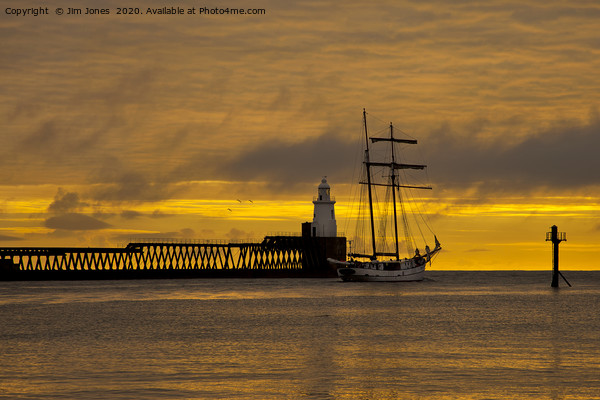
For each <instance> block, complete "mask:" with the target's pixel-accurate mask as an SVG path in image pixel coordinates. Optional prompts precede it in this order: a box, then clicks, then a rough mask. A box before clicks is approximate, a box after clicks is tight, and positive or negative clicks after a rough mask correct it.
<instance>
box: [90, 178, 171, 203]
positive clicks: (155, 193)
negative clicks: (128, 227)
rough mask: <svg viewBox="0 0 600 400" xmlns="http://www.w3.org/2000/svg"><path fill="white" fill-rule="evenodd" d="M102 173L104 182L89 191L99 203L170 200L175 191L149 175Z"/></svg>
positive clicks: (166, 183)
mask: <svg viewBox="0 0 600 400" xmlns="http://www.w3.org/2000/svg"><path fill="white" fill-rule="evenodd" d="M107 172H108V171H104V172H103V174H104V176H102V177H101V180H102V181H103V182H104V184H103V185H100V186H98V187H96V188H94V189H93V190H92V191H91V195H92V197H93V198H94V199H95V200H99V201H113V202H121V201H140V202H153V201H159V200H164V199H168V198H171V197H172V196H173V195H174V194H175V193H176V192H177V189H176V188H174V187H173V186H172V185H170V182H165V181H164V180H163V179H162V178H153V177H152V176H151V175H152V174H151V173H144V172H128V171H117V170H113V171H112V172H110V173H107Z"/></svg>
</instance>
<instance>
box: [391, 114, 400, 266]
mask: <svg viewBox="0 0 600 400" xmlns="http://www.w3.org/2000/svg"><path fill="white" fill-rule="evenodd" d="M390 141H391V148H392V165H391V168H390V169H391V172H392V175H391V180H392V202H393V204H394V239H395V240H396V260H399V259H400V251H399V250H398V216H397V211H396V173H395V168H394V164H395V163H396V157H395V155H394V126H393V125H392V123H391V122H390Z"/></svg>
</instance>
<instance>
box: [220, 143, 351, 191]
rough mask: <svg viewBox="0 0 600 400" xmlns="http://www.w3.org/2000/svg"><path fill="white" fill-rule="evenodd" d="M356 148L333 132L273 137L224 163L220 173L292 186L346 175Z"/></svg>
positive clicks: (225, 175)
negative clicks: (289, 139)
mask: <svg viewBox="0 0 600 400" xmlns="http://www.w3.org/2000/svg"><path fill="white" fill-rule="evenodd" d="M355 150H356V146H355V143H354V144H353V143H351V142H348V141H346V140H344V139H343V138H342V137H340V136H337V135H335V134H331V133H328V134H324V135H321V136H319V137H316V138H309V139H306V140H304V141H301V142H298V143H289V142H287V143H286V142H283V141H278V140H274V141H269V142H265V143H261V144H259V145H257V146H256V147H254V148H251V149H248V150H247V151H245V152H244V153H242V154H240V155H239V156H238V157H236V158H233V159H231V160H229V161H227V162H225V163H224V164H223V165H222V168H220V170H219V171H218V172H217V173H219V174H222V176H223V178H225V179H231V180H260V181H267V182H272V183H273V184H274V185H276V186H283V187H285V186H287V187H288V188H292V187H294V186H295V185H297V184H302V183H308V182H311V183H312V182H314V181H315V179H316V178H315V177H317V178H318V177H321V176H323V175H329V176H333V175H337V176H342V175H343V176H344V177H345V176H347V175H348V168H352V166H353V160H354V158H355V156H354V154H355Z"/></svg>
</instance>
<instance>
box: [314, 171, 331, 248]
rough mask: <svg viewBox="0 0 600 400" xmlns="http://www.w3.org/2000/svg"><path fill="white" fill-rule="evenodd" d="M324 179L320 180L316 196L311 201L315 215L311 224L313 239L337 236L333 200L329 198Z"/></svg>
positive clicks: (327, 185)
mask: <svg viewBox="0 0 600 400" xmlns="http://www.w3.org/2000/svg"><path fill="white" fill-rule="evenodd" d="M326 178H327V177H323V179H322V180H321V184H320V185H319V190H318V192H319V193H318V196H317V197H315V198H314V200H313V204H314V205H315V214H314V216H313V222H312V224H311V236H313V237H314V236H318V237H335V236H337V223H336V222H335V211H334V209H333V205H334V204H335V200H334V199H332V198H331V194H330V190H331V187H330V186H329V184H328V183H327V179H326Z"/></svg>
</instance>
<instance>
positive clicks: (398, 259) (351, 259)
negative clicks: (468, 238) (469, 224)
mask: <svg viewBox="0 0 600 400" xmlns="http://www.w3.org/2000/svg"><path fill="white" fill-rule="evenodd" d="M386 130H387V129H386ZM363 131H364V137H365V142H364V146H365V147H364V160H363V162H362V169H361V174H360V178H359V182H358V183H359V186H360V188H361V189H360V190H359V192H360V195H359V196H358V197H360V199H359V200H358V204H359V206H358V210H357V211H355V212H356V220H357V234H356V237H355V238H354V241H353V245H352V246H351V251H350V253H349V254H348V260H347V261H339V260H335V259H332V258H329V259H328V261H329V263H330V264H331V265H332V266H334V267H335V268H336V269H337V274H338V276H339V277H340V278H341V279H342V280H343V281H367V282H369V281H382V282H409V281H421V280H423V278H424V275H425V267H426V266H427V264H431V262H432V260H433V258H434V257H435V256H436V255H437V254H438V253H439V252H440V250H441V249H442V246H441V244H440V242H439V241H438V239H437V237H436V236H435V234H433V231H431V228H430V227H429V224H428V222H427V219H426V213H424V212H423V210H422V205H421V204H419V203H420V202H419V201H418V200H417V198H416V196H414V195H413V194H414V193H415V191H420V190H431V189H432V187H431V186H425V185H418V184H411V183H410V182H409V181H408V180H409V178H410V174H409V173H407V172H409V171H410V172H414V171H419V170H424V169H425V168H426V165H420V164H409V163H405V162H403V157H402V155H401V153H400V150H401V148H406V147H409V146H411V145H416V144H417V140H415V139H412V138H404V137H400V136H398V135H396V136H395V134H394V126H393V124H392V123H390V124H389V131H388V132H387V134H385V135H383V136H379V137H371V136H369V131H368V129H367V112H366V110H364V109H363ZM381 147H383V149H382V148H381ZM371 153H373V154H371ZM375 155H377V156H378V158H377V160H375V157H374V156H375ZM380 195H383V200H381V201H380V200H379V199H380ZM415 228H416V229H415ZM424 228H426V229H429V231H431V233H432V234H433V239H434V245H433V246H434V247H433V249H431V248H430V247H429V245H428V244H427V243H423V244H424V248H423V251H421V250H419V248H418V246H417V241H416V239H415V235H414V233H415V232H416V231H418V232H419V233H420V236H421V239H422V240H423V242H425V236H424V234H423V229H424ZM400 233H402V238H401V237H400ZM401 251H402V255H401Z"/></svg>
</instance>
